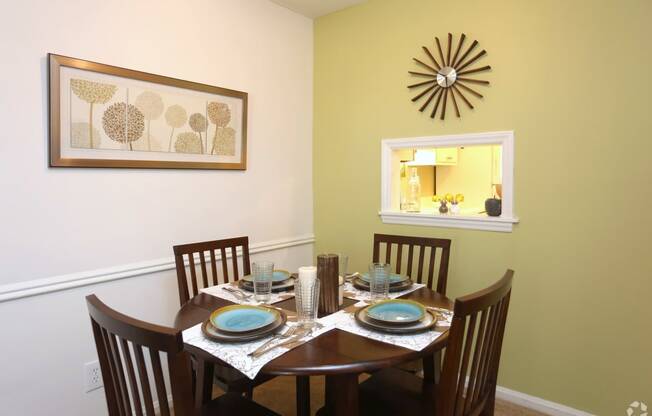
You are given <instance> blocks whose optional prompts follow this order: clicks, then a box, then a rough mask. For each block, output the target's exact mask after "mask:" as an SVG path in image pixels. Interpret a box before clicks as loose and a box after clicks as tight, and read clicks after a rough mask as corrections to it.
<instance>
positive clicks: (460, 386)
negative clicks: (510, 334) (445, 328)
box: [436, 270, 514, 416]
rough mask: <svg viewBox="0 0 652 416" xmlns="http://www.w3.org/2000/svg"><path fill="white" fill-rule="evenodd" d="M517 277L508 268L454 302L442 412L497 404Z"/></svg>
mask: <svg viewBox="0 0 652 416" xmlns="http://www.w3.org/2000/svg"><path fill="white" fill-rule="evenodd" d="M513 276H514V272H513V271H512V270H507V272H506V273H505V275H504V276H503V277H502V278H501V279H500V280H499V281H498V282H496V283H494V284H493V285H491V286H489V287H488V288H486V289H483V290H480V291H479V292H476V293H473V294H471V295H468V296H463V297H461V298H458V299H457V300H456V301H455V310H454V314H453V322H452V325H451V328H450V330H449V335H448V345H447V348H446V354H445V357H444V364H443V370H442V374H441V378H440V382H439V384H438V385H437V403H436V406H437V414H438V415H441V416H443V415H446V416H471V415H478V414H484V410H485V409H489V408H493V406H494V400H495V396H496V381H497V378H498V367H499V362H500V353H501V348H502V340H503V336H504V334H505V323H506V321H507V310H508V307H509V300H510V296H511V290H512V280H513ZM467 377H468V380H467Z"/></svg>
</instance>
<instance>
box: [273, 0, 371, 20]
mask: <svg viewBox="0 0 652 416" xmlns="http://www.w3.org/2000/svg"><path fill="white" fill-rule="evenodd" d="M271 1H272V2H274V3H276V4H279V5H281V6H283V7H285V8H288V9H290V10H292V11H295V12H297V13H300V14H302V15H304V16H307V17H310V18H313V19H314V18H316V17H319V16H323V15H325V14H329V13H333V12H335V11H338V10H341V9H346V8H347V7H351V6H354V5H356V4H360V3H364V2H365V1H366V0H271Z"/></svg>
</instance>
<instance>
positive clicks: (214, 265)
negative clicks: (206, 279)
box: [210, 250, 218, 285]
mask: <svg viewBox="0 0 652 416" xmlns="http://www.w3.org/2000/svg"><path fill="white" fill-rule="evenodd" d="M210 252H211V275H212V277H213V285H216V284H217V283H218V281H217V261H216V260H215V250H210Z"/></svg>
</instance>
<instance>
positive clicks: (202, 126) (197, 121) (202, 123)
mask: <svg viewBox="0 0 652 416" xmlns="http://www.w3.org/2000/svg"><path fill="white" fill-rule="evenodd" d="M188 124H189V125H190V128H191V129H192V130H193V131H194V132H195V133H199V140H201V141H202V143H203V142H204V139H203V138H202V137H201V134H202V132H205V131H206V129H207V128H208V121H207V120H206V117H204V115H203V114H201V113H193V114H191V115H190V119H189V120H188ZM207 151H208V139H207V140H206V144H205V145H204V146H203V148H202V153H205V152H207Z"/></svg>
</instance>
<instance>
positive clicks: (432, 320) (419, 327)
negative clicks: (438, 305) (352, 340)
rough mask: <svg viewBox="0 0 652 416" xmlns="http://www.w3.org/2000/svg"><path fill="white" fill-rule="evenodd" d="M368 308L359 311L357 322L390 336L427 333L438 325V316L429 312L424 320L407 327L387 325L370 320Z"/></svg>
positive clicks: (356, 317) (356, 316) (427, 311)
mask: <svg viewBox="0 0 652 416" xmlns="http://www.w3.org/2000/svg"><path fill="white" fill-rule="evenodd" d="M368 308H369V306H367V307H366V308H362V309H359V310H358V311H357V312H356V313H355V320H356V321H357V322H358V323H359V324H360V325H362V326H363V327H365V328H367V329H371V330H374V331H380V332H386V333H389V334H412V333H415V332H421V331H426V330H428V329H430V328H432V327H433V326H435V324H436V323H437V318H436V316H435V315H434V314H433V313H432V312H430V311H429V310H426V312H425V314H424V315H423V318H421V319H420V320H418V321H416V322H413V323H411V324H407V325H392V324H385V323H383V322H380V321H376V320H375V319H371V318H369V315H367V309H368Z"/></svg>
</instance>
